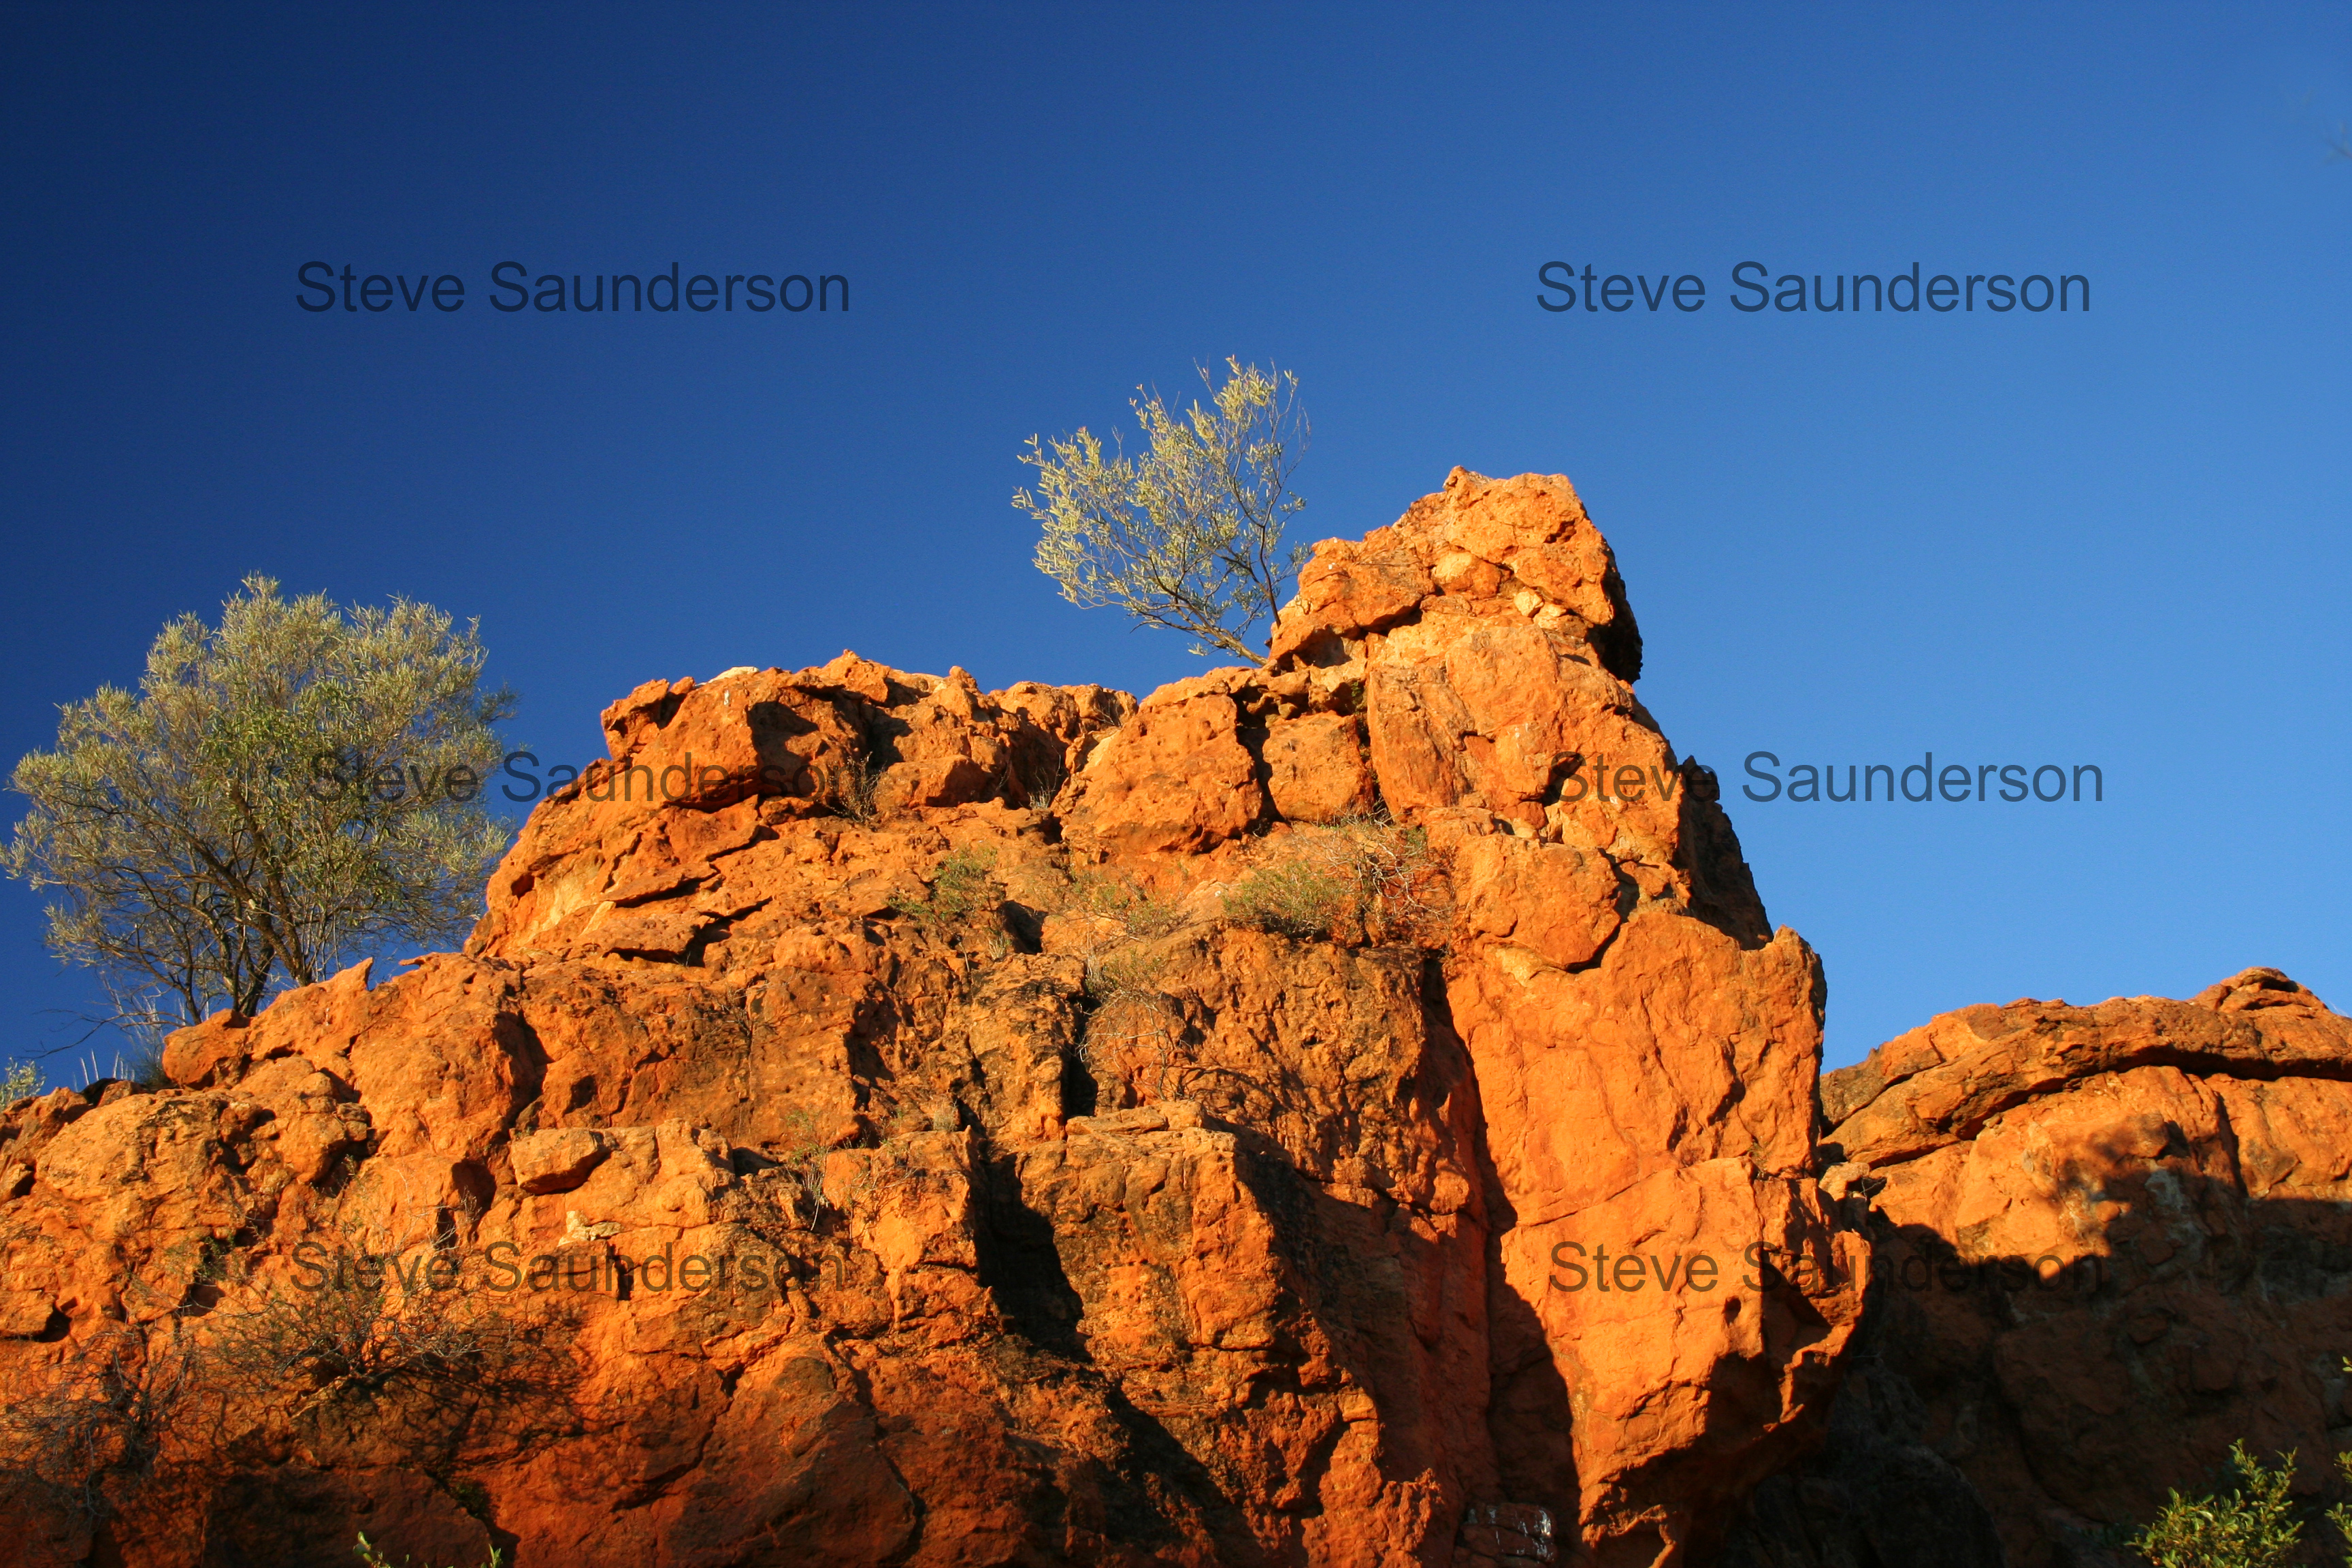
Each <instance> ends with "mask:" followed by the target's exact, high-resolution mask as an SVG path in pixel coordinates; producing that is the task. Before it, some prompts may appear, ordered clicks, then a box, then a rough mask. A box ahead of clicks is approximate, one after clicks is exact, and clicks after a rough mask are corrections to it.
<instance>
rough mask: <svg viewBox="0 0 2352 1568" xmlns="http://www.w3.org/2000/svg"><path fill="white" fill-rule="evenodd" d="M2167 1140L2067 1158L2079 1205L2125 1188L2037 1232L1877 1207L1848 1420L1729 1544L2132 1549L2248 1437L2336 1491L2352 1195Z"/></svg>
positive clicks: (2326, 1535)
mask: <svg viewBox="0 0 2352 1568" xmlns="http://www.w3.org/2000/svg"><path fill="white" fill-rule="evenodd" d="M2175 1131H2177V1130H2175ZM2225 1131H2226V1129H2225ZM2231 1142H2232V1144H2234V1140H2232V1141H2231ZM2167 1153H2168V1155H2169V1156H2170V1157H2169V1158H2165V1159H2162V1160H2161V1163H2158V1164H2157V1165H2155V1166H2154V1167H2153V1168H2151V1167H2150V1166H2149V1164H2148V1163H2147V1161H2146V1160H2144V1159H2142V1160H2132V1159H2128V1158H2126V1157H2125V1155H2124V1154H2123V1152H2121V1151H2118V1150H2113V1149H2107V1148H2104V1147H2097V1146H2095V1149H2094V1154H2095V1158H2094V1159H2091V1160H2086V1161H2077V1162H2074V1163H2062V1164H2061V1165H2060V1166H2059V1167H2058V1169H2057V1171H2056V1176H2057V1184H2058V1185H2059V1186H2060V1187H2061V1188H2062V1189H2065V1190H2070V1191H2073V1192H2074V1193H2075V1194H2077V1195H2078V1196H2081V1197H2084V1198H2085V1199H2086V1200H2087V1201H2086V1202H2085V1203H2084V1205H2080V1206H2081V1208H2082V1209H2083V1211H2084V1214H2085V1215H2087V1214H2089V1213H2091V1212H2094V1210H2095V1206H2097V1205H2120V1209H2121V1213H2120V1215H2116V1217H2112V1218H2110V1219H2108V1220H2107V1221H2106V1222H2105V1223H2104V1224H2103V1225H2098V1226H2091V1225H2089V1224H2085V1225H2084V1230H2083V1234H2082V1235H2081V1237H2080V1239H2079V1242H2077V1243H2076V1244H2074V1245H2061V1244H2058V1243H2054V1242H2053V1244H2052V1245H2051V1246H2050V1247H2048V1248H2047V1249H2046V1250H2043V1251H2042V1252H2040V1253H2038V1254H2036V1255H2033V1256H2026V1255H2024V1254H2023V1253H1984V1252H1980V1251H1978V1250H1977V1249H1973V1248H1971V1249H1969V1252H1968V1253H1967V1254H1966V1255H1965V1256H1964V1254H1963V1249H1962V1247H1960V1246H1959V1245H1957V1244H1956V1240H1955V1238H1954V1237H1948V1236H1945V1235H1943V1234H1942V1233H1940V1232H1939V1231H1937V1230H1936V1229H1934V1228H1933V1227H1931V1226H1926V1225H1916V1224H1914V1225H1900V1226H1898V1225H1896V1224H1895V1223H1893V1222H1892V1221H1891V1220H1889V1219H1888V1218H1887V1217H1886V1216H1885V1215H1883V1214H1877V1213H1874V1214H1873V1215H1871V1236H1872V1244H1873V1262H1872V1276H1873V1277H1872V1279H1871V1282H1870V1285H1869V1288H1868V1294H1867V1305H1866V1311H1865V1316H1864V1327H1863V1331H1862V1332H1861V1334H1860V1335H1859V1336H1858V1337H1857V1340H1856V1342H1855V1349H1854V1351H1853V1355H1852V1357H1851V1359H1850V1361H1849V1363H1848V1367H1847V1371H1846V1373H1845V1378H1844V1382H1843V1384H1842V1385H1841V1388H1840V1390H1839V1393H1838V1395H1837V1398H1836V1401H1835V1403H1834V1405H1832V1413H1831V1421H1830V1431H1829V1436H1828V1439H1827V1441H1826V1443H1825V1444H1824V1446H1823V1447H1822V1450H1821V1451H1820V1452H1819V1453H1818V1454H1816V1455H1815V1456H1813V1457H1812V1458H1810V1459H1809V1460H1807V1461H1806V1462H1805V1463H1803V1464H1801V1465H1800V1466H1797V1467H1795V1468H1792V1469H1790V1470H1788V1471H1785V1472H1783V1473H1782V1474H1780V1475H1779V1476H1776V1477H1773V1478H1772V1479H1769V1480H1768V1481H1766V1482H1765V1483H1764V1484H1763V1485H1762V1486H1760V1487H1759V1489H1758V1490H1757V1492H1756V1494H1755V1496H1754V1499H1753V1500H1752V1501H1751V1503H1750V1506H1749V1508H1748V1513H1747V1516H1746V1517H1745V1518H1744V1519H1743V1520H1742V1521H1741V1522H1740V1524H1739V1526H1738V1529H1737V1530H1736V1531H1735V1534H1734V1538H1733V1541H1732V1543H1731V1546H1730V1549H1729V1550H1728V1551H1727V1553H1726V1555H1725V1557H1724V1559H1723V1561H1724V1563H1725V1564H1726V1565H1727V1568H1910V1565H1914V1564H1919V1565H1925V1568H2126V1565H2127V1564H2136V1563H2137V1561H2138V1559H2137V1556H2136V1555H2135V1554H2134V1553H2132V1552H2129V1551H2128V1550H2127V1549H2126V1548H2125V1547H2124V1546H2123V1544H2122V1542H2123V1541H2124V1539H2125V1538H2126V1536H2127V1535H2128V1534H2129V1533H2130V1532H2131V1531H2135V1530H2137V1528H2139V1527H2141V1526H2144V1525H2146V1524H2147V1523H2148V1522H2150V1521H2153V1519H2154V1518H2155V1516H2156V1514H2157V1512H2158V1510H2160V1509H2161V1508H2162V1507H2163V1506H2164V1503H2165V1500H2166V1497H2167V1495H2168V1492H2169V1491H2170V1490H2172V1489H2179V1490H2181V1491H2183V1492H2187V1493H2192V1494H2193V1493H2198V1492H2204V1491H2208V1490H2210V1489H2212V1488H2213V1486H2214V1484H2215V1478H2216V1477H2217V1476H2218V1475H2220V1474H2221V1473H2222V1471H2223V1469H2224V1468H2225V1467H2226V1463H2227V1457H2228V1450H2229V1447H2230V1445H2231V1443H2232V1442H2235V1441H2239V1440H2241V1439H2242V1440H2243V1441H2244V1442H2245V1443H2246V1445H2247V1447H2249V1448H2250V1449H2252V1451H2253V1452H2254V1453H2255V1454H2257V1455H2258V1456H2263V1457H2265V1458H2267V1457H2268V1456H2272V1455H2275V1454H2279V1453H2284V1452H2287V1451H2290V1450H2292V1451H2294V1452H2295V1453H2296V1455H2297V1470H2296V1489H2295V1490H2296V1497H2297V1500H2298V1501H2299V1502H2302V1503H2305V1504H2310V1505H2317V1504H2320V1503H2323V1502H2326V1501H2332V1500H2340V1499H2341V1497H2342V1495H2343V1493H2344V1490H2345V1489H2344V1487H2343V1485H2342V1483H2341V1482H2340V1480H2338V1479H2336V1472H2335V1470H2334V1468H2333V1462H2334V1456H2335V1455H2336V1453H2337V1452H2338V1451H2341V1450H2347V1449H2352V1377H2347V1373H2346V1372H2345V1370H2344V1367H2343V1357H2344V1356H2345V1355H2347V1354H2352V1203H2343V1202H2336V1201H2324V1200H2311V1199H2297V1198H2263V1197H2254V1196H2251V1195H2249V1194H2247V1193H2246V1192H2245V1191H2244V1189H2243V1188H2242V1186H2240V1185H2239V1184H2238V1183H2237V1181H2236V1180H2235V1179H2234V1177H2233V1176H2227V1175H2225V1176H2216V1175H2212V1174H2209V1173H2199V1172H2196V1171H2191V1170H2182V1169H2179V1168H2178V1167H2179V1164H2180V1163H2185V1162H2186V1161H2188V1160H2189V1159H2190V1158H2191V1155H2190V1152H2189V1150H2188V1149H2187V1147H2186V1146H2185V1144H2183V1145H2182V1146H2179V1147H2178V1148H2168V1151H2167ZM1966 1234H1967V1233H1966V1232H1965V1231H1964V1232H1963V1233H1962V1236H1963V1237H1964V1238H1965V1237H1966ZM2333 1535H2334V1532H2333V1531H2331V1530H2328V1529H2326V1527H2325V1526H2320V1527H2318V1528H2317V1529H2310V1528H2307V1529H2306V1530H2305V1542H2306V1543H2307V1544H2308V1545H2309V1547H2310V1554H2309V1555H2307V1556H2306V1557H2305V1558H2304V1559H2301V1561H2307V1562H2310V1563H2320V1562H2330V1561H2335V1560H2336V1553H2340V1551H2341V1548H2340V1547H2337V1548H2336V1549H2335V1551H2334V1552H2328V1551H2326V1550H2323V1549H2322V1547H2321V1546H2320V1544H2319V1542H2321V1541H2323V1540H2332V1538H2333Z"/></svg>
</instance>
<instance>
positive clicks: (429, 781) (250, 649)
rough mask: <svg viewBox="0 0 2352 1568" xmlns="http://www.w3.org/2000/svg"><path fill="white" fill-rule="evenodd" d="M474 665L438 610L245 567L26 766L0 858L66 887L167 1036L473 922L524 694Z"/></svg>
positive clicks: (89, 944)
mask: <svg viewBox="0 0 2352 1568" xmlns="http://www.w3.org/2000/svg"><path fill="white" fill-rule="evenodd" d="M482 660H483V652H482V647H481V644H480V642H479V640H478V638H477V637H476V635H475V630H474V627H473V626H467V627H466V629H465V630H463V631H462V632H461V631H457V630H455V629H454V628H453V626H452V624H451V620H450V617H449V616H446V615H444V614H442V613H441V612H440V611H438V610H436V609H434V608H433V607H432V606H431V605H418V604H411V603H409V602H407V601H405V600H394V602H393V604H392V605H391V606H390V607H389V608H387V609H376V608H358V609H352V610H345V609H342V608H341V607H339V606H338V605H335V604H333V603H332V602H331V601H330V600H328V599H327V598H326V597H325V596H324V595H310V596H308V597H304V598H299V599H295V600H291V601H289V600H285V599H281V598H280V597H279V596H278V584H276V583H274V582H272V581H271V580H269V579H268V578H267V577H260V576H255V577H248V578H247V579H246V581H245V584H244V591H243V592H242V593H241V594H239V595H236V596H233V597H232V598H230V599H229V601H228V602H227V603H226V605H224V606H223V607H222V613H221V621H220V625H219V626H217V627H212V626H205V624H204V622H203V621H202V620H201V619H200V618H198V617H197V616H194V615H189V616H182V617H181V618H180V619H178V620H176V621H173V623H172V624H171V625H169V626H165V627H164V628H163V634H162V635H161V636H160V637H157V638H156V639H155V644H154V646H153V647H152V648H151V649H150V650H149V651H148V655H147V670H146V675H145V678H144V679H142V681H141V683H140V689H139V690H138V691H137V692H135V693H134V692H131V691H126V690H123V689H121V688H118V687H106V688H102V689H100V691H99V693H98V694H97V695H96V696H94V697H91V698H88V699H86V700H82V701H79V702H72V703H68V704H66V705H65V706H64V707H63V708H62V709H61V710H60V717H59V720H58V745H57V749H56V750H55V751H52V752H32V753H30V754H29V755H27V756H26V757H25V758H24V759H23V760H22V761H21V762H19V763H17V764H16V772H15V775H14V783H15V785H16V790H17V791H18V793H20V794H22V795H25V796H26V797H27V798H28V799H29V800H30V801H31V802H32V807H31V809H30V810H29V811H27V812H26V815H25V817H24V819H23V820H22V821H21V822H19V823H18V824H17V825H16V837H15V838H14V841H13V842H12V843H11V844H10V845H9V846H8V847H7V848H6V850H5V854H0V869H5V871H6V872H7V873H8V875H10V876H12V877H16V878H20V879H24V880H26V881H28V882H30V883H31V884H32V885H33V886H34V887H36V888H42V889H55V890H56V891H57V892H58V894H60V895H61V897H60V898H59V899H58V901H57V902H55V903H53V904H51V905H50V906H49V909H48V942H49V946H50V949H51V950H52V951H53V952H56V953H57V954H58V956H59V957H62V958H67V959H71V960H73V961H75V962H77V963H85V964H89V965H90V966H92V967H93V968H95V969H96V970H97V971H98V972H99V973H100V978H101V980H102V981H103V983H104V984H106V986H107V988H108V991H109V993H110V994H111V995H112V997H113V998H114V1006H115V1016H114V1018H113V1020H112V1021H113V1022H116V1023H118V1024H121V1025H122V1026H125V1027H126V1028H128V1029H129V1030H130V1031H131V1033H132V1034H133V1036H134V1037H140V1038H142V1039H143V1040H144V1041H145V1042H146V1044H147V1046H148V1047H149V1048H150V1049H151V1050H152V1048H154V1047H155V1045H156V1043H157V1041H158V1040H159V1039H160V1036H161V1033H162V1031H163V1030H165V1029H169V1028H173V1027H176V1026H179V1025H181V1024H184V1023H192V1022H194V1021H195V1020H196V1019H199V1018H201V1017H203V1016H205V1014H206V1013H207V1012H208V1011H210V1010H211V1009H213V1008H215V1007H220V1006H226V1007H228V1008H231V1009H234V1010H235V1011H236V1012H238V1013H244V1014H251V1013H253V1012H255V1011H257V1009H258V1008H259V1007H260V1005H261V1004H262V1002H263V1000H264V999H265V998H266V997H267V996H268V994H269V993H270V992H271V991H272V990H273V989H274V988H276V987H278V986H281V985H288V984H291V985H307V984H311V983H312V982H314V981H318V980H320V979H323V978H325V977H326V976H327V975H329V974H331V973H334V971H335V970H336V969H337V968H339V967H341V964H343V963H347V962H349V961H350V960H352V959H354V958H356V957H358V956H360V955H361V953H362V952H365V951H366V950H367V949H368V948H369V947H370V946H371V945H373V944H374V943H377V942H385V941H404V942H415V943H417V944H420V945H429V944H433V943H436V942H443V941H446V940H450V939H453V938H455V937H457V936H460V935H462V933H463V932H464V931H465V930H466V928H467V925H468V924H470V922H471V921H472V919H473V917H474V915H475V914H476V913H477V912H478V907H479V900H480V897H481V886H482V879H483V877H484V876H485V875H486V874H487V873H488V869H489V868H490V867H491V866H492V865H494V864H495V863H496V861H497V859H498V857H499V854H500V853H502V852H503V850H504V848H505V846H506V843H507V839H508V836H509V830H508V829H507V827H506V826H504V825H503V824H501V823H499V822H498V821H497V820H496V819H494V818H492V817H491V816H489V815H488V813H487V812H486V811H485V810H483V809H482V807H481V806H480V805H477V804H474V796H475V795H478V793H479V786H480V784H481V782H482V781H484V780H487V779H488V776H489V775H490V773H492V772H493V771H494V770H495V769H496V767H497V765H498V761H499V754H500V747H499V742H498V737H497V735H496V733H495V732H494V731H492V730H491V728H490V726H491V724H492V723H494V722H495V721H498V720H499V719H503V718H505V717H507V716H508V715H509V713H511V712H512V710H513V706H514V698H513V696H512V694H511V693H510V692H509V691H507V690H505V689H499V690H496V691H489V692H484V691H483V690H481V689H480V679H481V668H482ZM468 781H470V784H471V787H468Z"/></svg>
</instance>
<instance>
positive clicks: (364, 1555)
mask: <svg viewBox="0 0 2352 1568" xmlns="http://www.w3.org/2000/svg"><path fill="white" fill-rule="evenodd" d="M352 1551H353V1552H356V1553H357V1554H358V1556H359V1560H360V1561H361V1562H362V1563H366V1564H367V1568H408V1564H410V1563H414V1562H415V1558H412V1557H404V1558H402V1559H401V1560H400V1562H399V1563H394V1562H393V1560H392V1559H391V1558H389V1557H386V1556H385V1555H384V1554H383V1552H380V1551H378V1550H377V1549H376V1547H375V1546H374V1544H373V1542H370V1541H369V1540H368V1538H367V1532H366V1531H361V1532H360V1543H359V1544H358V1545H357V1546H354V1547H352ZM505 1561H506V1559H505V1558H504V1557H502V1556H500V1555H499V1549H498V1548H497V1547H495V1546H493V1547H491V1548H490V1560H489V1562H488V1563H485V1564H484V1565H483V1568H499V1564H500V1563H504V1562H505Z"/></svg>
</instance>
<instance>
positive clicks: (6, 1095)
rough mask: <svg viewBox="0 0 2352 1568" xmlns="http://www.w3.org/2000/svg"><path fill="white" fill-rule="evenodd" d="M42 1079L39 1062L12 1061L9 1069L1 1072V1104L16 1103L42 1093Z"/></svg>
mask: <svg viewBox="0 0 2352 1568" xmlns="http://www.w3.org/2000/svg"><path fill="white" fill-rule="evenodd" d="M42 1081H43V1080H42V1078H41V1068H40V1064H39V1063H38V1062H10V1063H9V1064H8V1070H7V1071H6V1072H5V1074H0V1105H14V1104H16V1101H18V1100H25V1099H27V1098H29V1097H31V1096H33V1095H36V1094H38V1093H40V1092H41V1084H42Z"/></svg>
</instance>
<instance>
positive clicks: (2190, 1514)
mask: <svg viewBox="0 0 2352 1568" xmlns="http://www.w3.org/2000/svg"><path fill="white" fill-rule="evenodd" d="M2230 1464H2231V1468H2234V1469H2235V1470H2236V1471H2237V1472H2238V1478H2239V1479H2238V1482H2237V1484H2236V1486H2234V1487H2233V1488H2231V1489H2230V1490H2229V1491H2227V1492H2217V1493H2215V1494H2214V1495H2212V1496H2210V1497H2200V1498H2184V1497H2182V1496H2181V1495H2180V1494H2179V1492H2178V1491H2175V1492H2173V1493H2171V1494H2170V1499H2169V1500H2168V1501H2167V1502H2166V1504H2165V1506H2164V1511H2163V1512H2161V1513H2159V1514H2158V1515H2157V1518H2156V1522H2155V1523H2154V1524H2151V1525H2149V1526H2148V1527H2147V1529H2146V1530H2145V1531H2141V1532H2140V1533H2139V1534H2138V1535H2137V1537H2135V1538H2134V1539H2133V1541H2132V1542H2131V1544H2132V1548H2133V1550H2134V1551H2136V1552H2139V1553H2140V1554H2141V1555H2142V1556H2144V1557H2146V1558H2147V1560H2148V1561H2149V1562H2150V1563H2155V1564H2156V1568H2281V1565H2283V1564H2285V1563H2291V1562H2293V1561H2294V1555H2295V1542H2296V1540H2297V1538H2298V1537H2299V1536H2300V1535H2301V1534H2302V1533H2303V1525H2302V1522H2301V1521H2298V1520H2297V1519H2295V1517H2294V1504H2293V1503H2292V1502H2291V1501H2290V1500H2288V1497H2287V1489H2288V1486H2289V1484H2290V1483H2291V1482H2292V1481H2293V1479H2294V1454H2293V1453H2288V1454H2285V1455H2283V1456H2281V1458H2280V1459H2279V1463H2278V1466H2277V1468H2274V1469H2266V1468H2263V1463H2262V1461H2261V1460H2259V1459H2257V1458H2254V1457H2253V1456H2252V1454H2250V1453H2248V1452H2247V1451H2246V1446H2245V1445H2244V1444H2243V1443H2232V1444H2231V1446H2230Z"/></svg>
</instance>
